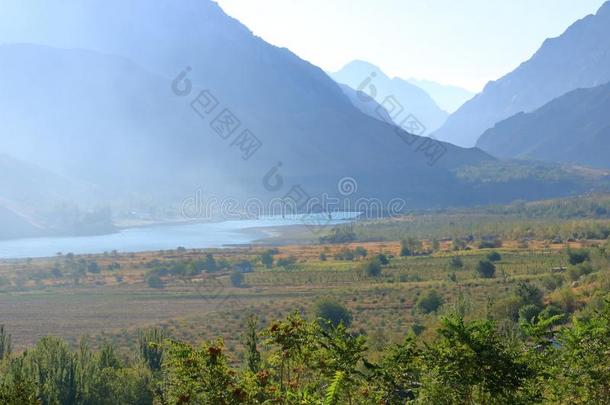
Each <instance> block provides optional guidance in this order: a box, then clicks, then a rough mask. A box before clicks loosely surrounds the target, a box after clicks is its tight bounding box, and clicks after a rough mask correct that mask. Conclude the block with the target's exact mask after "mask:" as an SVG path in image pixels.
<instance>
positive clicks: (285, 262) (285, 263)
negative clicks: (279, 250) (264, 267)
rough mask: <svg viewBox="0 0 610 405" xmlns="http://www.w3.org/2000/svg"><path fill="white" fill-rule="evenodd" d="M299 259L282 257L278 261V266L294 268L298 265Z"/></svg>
mask: <svg viewBox="0 0 610 405" xmlns="http://www.w3.org/2000/svg"><path fill="white" fill-rule="evenodd" d="M296 262H297V258H296V257H295V256H288V257H282V258H281V259H278V260H277V265H278V266H280V267H285V268H288V267H292V266H294V265H295V264H296Z"/></svg>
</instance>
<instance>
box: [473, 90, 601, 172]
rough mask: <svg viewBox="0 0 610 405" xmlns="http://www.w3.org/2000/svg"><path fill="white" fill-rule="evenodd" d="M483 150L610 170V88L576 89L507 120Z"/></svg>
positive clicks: (483, 139) (486, 136)
mask: <svg viewBox="0 0 610 405" xmlns="http://www.w3.org/2000/svg"><path fill="white" fill-rule="evenodd" d="M477 146H478V147H480V148H481V149H483V150H485V151H487V152H489V153H491V154H492V155H495V156H499V157H503V158H528V159H537V160H543V161H550V162H561V163H573V164H581V165H587V166H594V167H603V168H610V83H608V84H605V85H602V86H598V87H593V88H587V89H579V90H574V91H572V92H570V93H567V94H565V95H563V96H561V97H559V98H557V99H555V100H553V101H551V102H549V103H547V104H545V105H544V106H543V107H540V108H539V109H537V110H534V111H533V112H531V113H520V114H517V115H514V116H512V117H511V118H508V119H506V120H504V121H501V122H499V123H497V124H496V125H495V126H494V127H493V128H491V129H489V130H487V131H486V132H485V133H484V134H483V135H482V136H481V138H480V139H479V141H478V142H477Z"/></svg>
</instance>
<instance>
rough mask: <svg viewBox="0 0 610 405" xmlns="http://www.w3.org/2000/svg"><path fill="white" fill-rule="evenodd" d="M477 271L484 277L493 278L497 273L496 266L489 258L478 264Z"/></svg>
mask: <svg viewBox="0 0 610 405" xmlns="http://www.w3.org/2000/svg"><path fill="white" fill-rule="evenodd" d="M477 272H478V273H479V275H480V276H481V277H483V278H493V277H494V275H495V274H496V266H495V264H493V263H492V262H490V261H489V260H481V261H479V264H477Z"/></svg>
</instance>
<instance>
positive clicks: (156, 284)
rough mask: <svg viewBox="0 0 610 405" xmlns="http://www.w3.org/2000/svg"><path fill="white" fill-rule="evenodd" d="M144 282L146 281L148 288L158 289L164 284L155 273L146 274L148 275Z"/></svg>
mask: <svg viewBox="0 0 610 405" xmlns="http://www.w3.org/2000/svg"><path fill="white" fill-rule="evenodd" d="M146 282H147V283H148V286H149V287H150V288H158V289H160V288H163V287H164V286H165V284H164V283H163V280H161V277H159V276H158V275H157V274H150V275H148V277H146Z"/></svg>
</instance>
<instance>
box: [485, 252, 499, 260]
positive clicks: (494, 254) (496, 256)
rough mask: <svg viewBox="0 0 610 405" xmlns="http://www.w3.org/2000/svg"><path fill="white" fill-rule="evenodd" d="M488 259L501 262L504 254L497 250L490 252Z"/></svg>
mask: <svg viewBox="0 0 610 405" xmlns="http://www.w3.org/2000/svg"><path fill="white" fill-rule="evenodd" d="M487 260H489V261H490V262H499V261H500V260H502V256H501V255H500V253H498V252H496V251H494V252H490V253H489V254H488V255H487Z"/></svg>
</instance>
